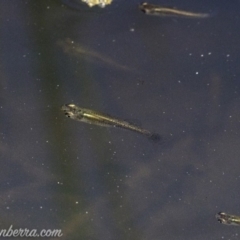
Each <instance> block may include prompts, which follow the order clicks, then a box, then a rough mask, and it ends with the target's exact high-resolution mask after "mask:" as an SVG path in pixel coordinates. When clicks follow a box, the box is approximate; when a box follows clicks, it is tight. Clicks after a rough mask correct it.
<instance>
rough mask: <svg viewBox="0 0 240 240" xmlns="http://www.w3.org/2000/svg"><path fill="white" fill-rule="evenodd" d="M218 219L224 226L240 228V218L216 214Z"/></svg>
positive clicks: (220, 213) (222, 213) (221, 213)
mask: <svg viewBox="0 0 240 240" xmlns="http://www.w3.org/2000/svg"><path fill="white" fill-rule="evenodd" d="M216 218H217V220H218V221H219V222H220V223H222V224H226V225H233V226H240V216H235V215H230V214H227V213H224V212H219V213H218V214H216Z"/></svg>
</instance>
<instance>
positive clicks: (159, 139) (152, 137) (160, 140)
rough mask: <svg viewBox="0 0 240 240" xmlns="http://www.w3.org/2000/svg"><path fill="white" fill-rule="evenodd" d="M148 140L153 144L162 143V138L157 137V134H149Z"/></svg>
mask: <svg viewBox="0 0 240 240" xmlns="http://www.w3.org/2000/svg"><path fill="white" fill-rule="evenodd" d="M148 138H149V139H150V140H151V141H153V142H155V143H159V142H162V141H163V138H162V137H161V135H159V134H157V133H151V134H149V136H148Z"/></svg>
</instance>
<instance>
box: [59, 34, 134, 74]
mask: <svg viewBox="0 0 240 240" xmlns="http://www.w3.org/2000/svg"><path fill="white" fill-rule="evenodd" d="M57 44H58V45H59V46H60V47H62V48H63V50H64V52H66V53H69V54H71V55H74V56H76V57H79V56H80V57H81V56H84V57H88V58H91V59H93V60H97V61H98V62H100V63H104V64H106V65H108V66H111V67H114V68H116V69H120V70H124V71H132V70H131V69H130V68H128V67H127V66H124V65H121V64H119V63H117V62H115V61H113V60H112V59H110V58H108V57H106V56H104V55H102V54H100V53H97V52H95V51H91V50H88V49H87V48H85V47H83V46H80V45H79V44H77V43H75V42H74V41H72V40H71V39H70V38H66V39H65V40H59V41H57Z"/></svg>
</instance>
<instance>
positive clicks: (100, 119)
mask: <svg viewBox="0 0 240 240" xmlns="http://www.w3.org/2000/svg"><path fill="white" fill-rule="evenodd" d="M61 109H62V111H63V112H64V113H65V115H66V116H67V117H69V118H72V119H74V120H77V121H81V122H85V123H89V124H94V125H99V126H104V127H119V128H123V129H127V130H131V131H134V132H138V133H140V134H143V135H145V136H147V137H149V138H150V139H151V140H154V141H159V140H160V139H161V137H160V135H158V134H155V133H152V132H150V131H148V130H146V129H143V128H140V127H138V126H136V125H134V124H131V123H129V122H127V121H124V120H120V119H118V118H115V117H112V116H110V115H107V114H105V113H100V112H97V111H93V110H90V109H86V108H81V107H78V106H76V105H75V104H65V105H63V106H62V108H61Z"/></svg>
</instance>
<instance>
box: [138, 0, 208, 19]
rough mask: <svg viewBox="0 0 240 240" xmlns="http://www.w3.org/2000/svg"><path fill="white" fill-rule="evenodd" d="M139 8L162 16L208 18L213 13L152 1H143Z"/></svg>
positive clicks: (150, 13)
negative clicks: (165, 5)
mask: <svg viewBox="0 0 240 240" xmlns="http://www.w3.org/2000/svg"><path fill="white" fill-rule="evenodd" d="M139 8H140V9H141V10H142V11H143V12H144V13H146V14H148V15H156V16H162V17H167V16H169V17H189V18H207V17H210V16H211V15H210V14H208V13H194V12H188V11H184V10H178V9H175V8H168V7H161V6H157V5H153V4H150V3H146V2H144V3H142V4H141V5H140V6H139Z"/></svg>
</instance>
